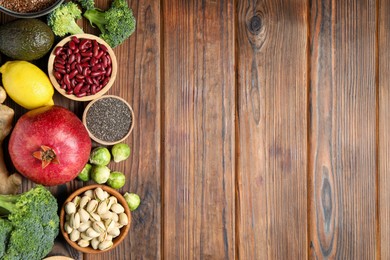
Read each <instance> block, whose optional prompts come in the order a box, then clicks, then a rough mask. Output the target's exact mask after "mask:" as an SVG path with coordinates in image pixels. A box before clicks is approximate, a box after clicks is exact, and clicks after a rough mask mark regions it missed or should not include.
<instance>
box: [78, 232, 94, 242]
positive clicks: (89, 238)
mask: <svg viewBox="0 0 390 260" xmlns="http://www.w3.org/2000/svg"><path fill="white" fill-rule="evenodd" d="M80 237H81V239H84V240H87V241H90V240H92V237H89V236H88V235H87V234H86V233H85V232H83V233H80Z"/></svg>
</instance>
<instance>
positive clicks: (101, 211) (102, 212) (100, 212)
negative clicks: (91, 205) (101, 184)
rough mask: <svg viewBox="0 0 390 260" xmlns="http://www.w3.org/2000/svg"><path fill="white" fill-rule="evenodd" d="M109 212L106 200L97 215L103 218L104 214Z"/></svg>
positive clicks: (99, 207)
mask: <svg viewBox="0 0 390 260" xmlns="http://www.w3.org/2000/svg"><path fill="white" fill-rule="evenodd" d="M107 211H108V207H107V202H106V201H105V200H104V201H102V202H100V203H99V206H98V208H97V213H98V214H99V215H100V216H101V215H102V214H104V213H106V212H107Z"/></svg>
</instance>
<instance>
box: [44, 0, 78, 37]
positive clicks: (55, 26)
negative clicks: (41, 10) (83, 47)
mask: <svg viewBox="0 0 390 260" xmlns="http://www.w3.org/2000/svg"><path fill="white" fill-rule="evenodd" d="M80 18H81V10H80V9H79V7H78V6H77V4H75V3H73V2H67V3H64V4H61V5H60V6H59V7H57V8H56V9H54V11H53V12H51V13H50V14H49V15H48V18H47V24H48V25H49V26H50V27H51V29H52V30H53V33H54V34H55V35H57V36H61V37H62V36H65V35H67V34H78V33H83V30H82V29H81V28H80V26H78V25H77V23H76V19H80Z"/></svg>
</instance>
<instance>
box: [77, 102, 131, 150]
mask: <svg viewBox="0 0 390 260" xmlns="http://www.w3.org/2000/svg"><path fill="white" fill-rule="evenodd" d="M107 98H114V99H117V100H118V101H120V102H122V103H123V104H125V105H126V106H127V107H128V109H129V111H130V118H131V124H130V127H129V130H128V132H127V133H126V134H125V135H124V136H123V137H122V138H119V139H117V140H114V141H107V140H102V139H101V138H99V137H97V136H95V135H94V134H93V133H92V131H91V129H90V128H89V127H88V124H87V115H88V112H89V110H90V109H91V107H92V106H93V105H94V104H96V102H100V101H102V100H103V99H107ZM103 112H104V111H103ZM107 113H114V111H113V110H112V109H109V111H107ZM116 114H117V115H118V116H120V114H119V113H116ZM82 119H83V120H82V121H83V124H84V126H85V128H86V129H87V131H88V134H89V137H91V139H92V140H94V141H95V142H97V143H99V144H102V145H114V144H117V143H120V142H123V141H124V140H125V139H126V138H128V137H129V135H130V133H131V132H132V131H133V128H134V111H133V109H132V108H131V106H130V104H129V103H128V102H127V101H126V100H124V99H123V98H121V97H118V96H115V95H104V96H102V97H100V98H97V99H95V100H93V101H91V102H90V103H89V104H88V105H87V106H86V107H85V110H84V113H83V118H82ZM94 120H96V121H101V120H100V119H94Z"/></svg>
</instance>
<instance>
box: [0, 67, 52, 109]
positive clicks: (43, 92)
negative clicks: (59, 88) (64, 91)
mask: <svg viewBox="0 0 390 260" xmlns="http://www.w3.org/2000/svg"><path fill="white" fill-rule="evenodd" d="M0 73H2V74H3V75H2V78H3V86H4V88H5V90H6V92H7V94H8V95H9V97H10V98H11V99H12V100H13V101H15V102H16V103H17V104H19V105H21V106H22V107H24V108H27V109H34V108H38V107H42V106H46V105H54V102H53V99H52V97H53V94H54V89H53V85H52V84H51V82H50V80H49V78H48V77H47V75H46V74H45V73H44V72H43V71H42V70H41V69H40V68H38V67H37V66H35V65H34V64H32V63H30V62H27V61H8V62H6V63H5V64H4V65H3V66H1V67H0Z"/></svg>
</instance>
